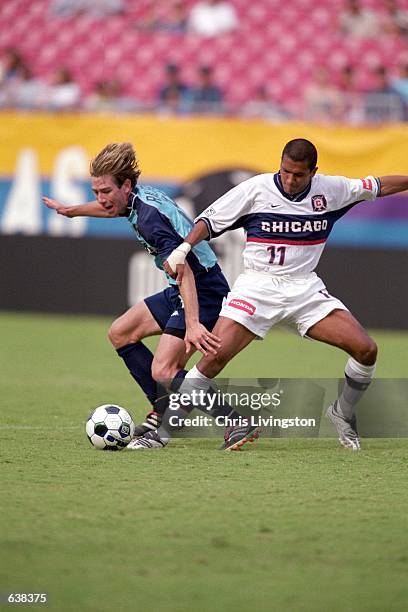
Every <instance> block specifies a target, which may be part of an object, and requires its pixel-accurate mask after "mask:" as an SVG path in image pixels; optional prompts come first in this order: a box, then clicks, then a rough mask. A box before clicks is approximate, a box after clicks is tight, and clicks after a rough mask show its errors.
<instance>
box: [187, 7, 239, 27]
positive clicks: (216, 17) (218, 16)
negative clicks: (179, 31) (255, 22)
mask: <svg viewBox="0 0 408 612" xmlns="http://www.w3.org/2000/svg"><path fill="white" fill-rule="evenodd" d="M188 27H189V30H190V31H191V32H195V33H196V34H200V35H201V36H218V35H219V34H224V33H225V32H230V31H231V30H235V29H236V28H237V27H238V17H237V14H236V12H235V9H234V7H233V5H232V4H230V2H226V1H225V0H203V1H202V2H198V4H196V5H195V6H194V7H193V8H192V10H191V13H190V17H189V21H188Z"/></svg>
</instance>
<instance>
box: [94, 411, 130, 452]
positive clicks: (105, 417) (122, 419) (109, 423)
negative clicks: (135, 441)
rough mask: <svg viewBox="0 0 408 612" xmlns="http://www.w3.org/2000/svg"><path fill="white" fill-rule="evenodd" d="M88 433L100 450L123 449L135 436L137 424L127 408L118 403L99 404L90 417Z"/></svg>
mask: <svg viewBox="0 0 408 612" xmlns="http://www.w3.org/2000/svg"><path fill="white" fill-rule="evenodd" d="M85 429H86V435H87V436H88V440H89V441H90V443H91V444H93V446H94V447H95V448H97V449H99V450H113V451H116V450H122V448H125V446H127V445H128V444H129V442H130V441H131V439H132V438H133V435H134V432H135V424H134V422H133V419H132V417H131V416H130V414H129V413H128V411H127V410H125V409H124V408H122V407H121V406H117V405H116V404H103V406H98V408H96V409H95V410H94V411H93V412H92V413H91V414H90V415H89V417H88V420H87V422H86V428H85Z"/></svg>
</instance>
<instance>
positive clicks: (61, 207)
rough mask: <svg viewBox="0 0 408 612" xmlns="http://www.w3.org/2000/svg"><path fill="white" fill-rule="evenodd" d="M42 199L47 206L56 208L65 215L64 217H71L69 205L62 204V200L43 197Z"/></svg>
mask: <svg viewBox="0 0 408 612" xmlns="http://www.w3.org/2000/svg"><path fill="white" fill-rule="evenodd" d="M42 201H43V202H44V204H45V205H46V206H47V208H51V209H52V210H55V211H56V212H57V213H58V214H59V215H63V216H64V217H69V216H70V215H69V210H70V207H69V206H65V205H64V204H61V202H57V200H52V199H51V198H47V197H46V196H44V197H43V199H42Z"/></svg>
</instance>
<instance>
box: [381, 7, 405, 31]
mask: <svg viewBox="0 0 408 612" xmlns="http://www.w3.org/2000/svg"><path fill="white" fill-rule="evenodd" d="M384 8H385V14H384V15H383V17H382V21H381V26H382V29H383V30H384V32H386V33H388V34H391V35H396V36H398V35H402V36H408V11H407V10H400V8H399V7H398V4H397V3H396V2H395V0H384Z"/></svg>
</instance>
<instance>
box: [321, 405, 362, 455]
mask: <svg viewBox="0 0 408 612" xmlns="http://www.w3.org/2000/svg"><path fill="white" fill-rule="evenodd" d="M326 416H327V418H328V419H329V420H330V421H331V422H332V423H333V425H334V426H335V428H336V429H337V433H338V434H339V442H340V444H342V445H343V446H344V448H348V449H349V450H352V451H359V450H361V446H360V437H359V435H358V432H357V419H356V417H355V415H354V416H353V417H352V419H351V420H350V421H349V420H347V419H345V418H344V416H343V415H341V414H340V413H339V412H338V410H337V400H336V401H335V402H333V403H332V404H330V406H329V407H328V409H327V411H326Z"/></svg>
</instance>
